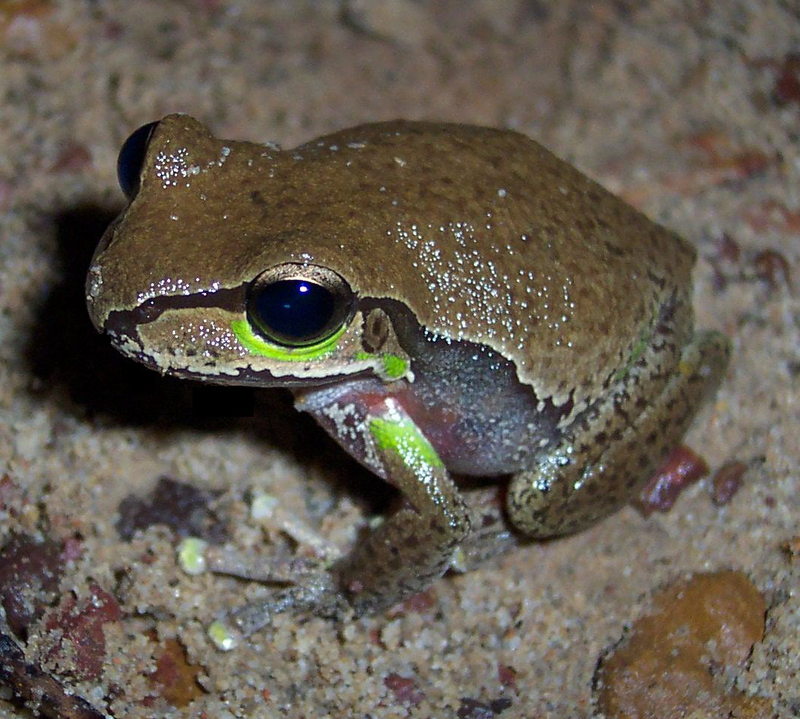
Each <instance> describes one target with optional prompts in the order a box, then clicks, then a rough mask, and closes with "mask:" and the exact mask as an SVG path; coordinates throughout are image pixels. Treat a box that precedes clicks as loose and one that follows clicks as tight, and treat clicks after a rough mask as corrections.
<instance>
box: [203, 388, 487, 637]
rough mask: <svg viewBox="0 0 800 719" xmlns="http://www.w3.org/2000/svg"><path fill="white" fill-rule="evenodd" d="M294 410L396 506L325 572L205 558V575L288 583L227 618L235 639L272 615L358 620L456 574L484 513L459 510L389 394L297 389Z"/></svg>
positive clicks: (446, 479)
mask: <svg viewBox="0 0 800 719" xmlns="http://www.w3.org/2000/svg"><path fill="white" fill-rule="evenodd" d="M297 404H298V408H299V409H303V410H305V411H307V412H310V413H311V414H313V415H314V416H315V418H316V419H317V420H318V421H319V422H320V424H322V426H323V427H325V429H327V430H328V431H329V432H330V433H331V434H332V435H333V436H334V437H335V438H336V439H337V441H338V442H339V443H340V444H342V446H343V447H344V448H345V449H347V450H348V451H349V452H350V453H351V454H352V455H353V456H355V457H356V458H358V459H359V460H361V461H362V462H364V464H366V465H367V466H368V467H370V468H371V469H373V470H374V471H375V472H376V473H377V474H379V475H380V476H381V477H384V478H385V479H387V480H388V481H389V482H391V483H392V484H393V485H394V486H396V487H397V488H398V489H399V490H400V492H401V493H402V495H403V502H402V505H401V506H400V508H399V509H398V510H397V511H395V512H394V513H393V514H391V515H390V516H388V517H387V518H386V519H384V520H382V521H381V522H380V524H379V525H378V526H377V527H375V528H373V529H372V530H371V532H370V533H369V534H368V535H367V537H366V538H364V540H363V541H360V542H358V543H357V546H356V547H355V548H354V549H353V550H352V552H351V553H350V554H349V555H348V556H346V557H344V558H342V559H340V560H338V561H336V562H335V563H334V564H333V566H332V567H331V568H330V569H329V570H328V571H313V570H311V571H309V572H305V571H302V572H300V575H299V576H296V577H291V576H289V575H288V574H287V573H286V572H281V571H279V568H276V567H275V566H270V567H266V568H262V569H261V570H258V571H254V568H252V567H247V566H243V567H238V566H237V563H236V562H235V561H234V562H231V561H230V560H229V558H224V557H222V558H219V559H218V560H215V562H214V565H213V566H212V571H217V572H221V573H225V574H233V575H236V576H241V577H246V578H257V579H262V580H270V579H278V580H281V581H290V582H293V586H290V587H289V588H287V589H284V590H282V591H279V592H277V593H275V594H272V595H271V596H270V597H268V598H267V599H265V600H262V601H260V602H256V603H253V604H249V605H246V606H244V607H242V608H240V609H238V610H236V611H235V612H234V613H232V614H231V615H230V616H229V617H228V618H227V620H226V624H232V625H233V626H235V628H236V629H237V630H238V632H240V633H241V634H243V635H245V636H247V635H249V634H251V633H252V632H254V631H257V630H258V629H260V628H261V627H263V626H265V625H266V624H267V623H268V621H269V618H270V616H272V615H273V614H276V613H278V612H283V611H301V612H302V611H315V612H317V613H320V614H326V615H337V614H340V613H342V612H343V611H345V610H346V609H347V608H348V607H351V608H353V609H354V610H355V612H356V614H363V613H367V612H373V611H378V610H380V609H382V608H384V607H387V606H390V605H392V604H394V603H396V602H398V601H401V600H403V599H405V598H406V597H409V596H411V595H413V594H416V593H417V592H419V591H421V590H422V589H424V588H425V587H426V586H428V585H429V584H430V583H431V582H432V581H433V580H434V579H436V578H438V577H440V576H441V575H442V574H444V573H445V572H446V571H447V569H448V568H449V567H450V566H451V564H455V565H456V568H458V566H460V565H461V564H463V563H464V562H463V561H462V560H461V559H460V558H459V556H455V553H456V550H457V549H458V548H459V545H460V544H461V543H462V541H463V540H464V539H465V538H466V537H467V535H469V533H470V527H471V516H475V517H484V515H486V514H488V513H489V509H491V508H492V505H491V504H490V503H489V502H488V501H483V502H481V503H479V506H476V507H469V506H468V505H467V503H466V502H465V500H464V498H463V497H462V496H461V494H460V493H459V491H458V489H457V488H456V486H455V484H454V483H453V480H452V479H451V477H450V475H449V473H448V471H447V469H446V468H445V467H444V465H443V464H442V461H441V460H440V458H439V456H438V455H437V453H436V451H435V449H434V448H433V446H431V444H430V442H429V441H428V440H427V439H426V437H425V436H424V434H423V433H422V431H421V430H420V428H419V427H418V426H417V425H416V424H415V423H414V421H413V420H412V419H411V418H410V417H409V416H408V414H407V413H406V412H405V410H404V409H403V407H402V405H401V403H400V402H399V401H398V400H397V399H395V398H394V397H392V396H389V395H384V394H382V393H376V394H372V393H365V392H352V393H351V392H341V391H338V390H333V391H331V390H321V391H308V392H304V393H298V400H297ZM469 554H470V556H471V554H472V552H469Z"/></svg>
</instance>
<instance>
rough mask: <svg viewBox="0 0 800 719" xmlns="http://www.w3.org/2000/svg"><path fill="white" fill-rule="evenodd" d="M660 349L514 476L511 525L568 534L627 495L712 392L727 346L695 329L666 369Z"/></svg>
mask: <svg viewBox="0 0 800 719" xmlns="http://www.w3.org/2000/svg"><path fill="white" fill-rule="evenodd" d="M664 354H665V351H664V348H661V349H659V348H657V347H651V348H650V349H649V350H648V351H646V352H645V353H644V355H643V356H642V357H641V358H640V361H639V362H638V363H637V366H635V367H633V368H631V369H630V370H629V371H628V372H627V374H626V376H625V377H624V378H623V379H622V380H620V382H619V383H618V388H617V389H616V390H615V391H614V392H612V393H611V394H610V395H609V396H608V397H607V398H606V400H605V401H604V402H601V403H600V404H599V405H598V406H597V407H594V408H592V409H590V410H589V411H587V412H586V413H585V415H584V416H583V417H581V418H579V419H578V420H576V421H575V422H573V423H572V425H571V427H570V428H569V429H568V430H567V431H566V432H565V434H564V435H563V436H562V437H561V438H560V440H559V441H558V442H557V444H556V446H554V447H551V448H549V449H548V450H546V451H545V453H544V454H543V455H542V456H540V457H539V459H538V461H537V463H536V466H535V467H534V468H533V469H531V470H530V471H528V472H523V473H521V474H518V475H516V476H515V477H514V479H513V480H512V482H511V486H510V488H509V494H508V512H509V517H510V519H511V521H512V523H513V525H514V526H515V527H516V528H517V529H519V530H520V531H522V532H523V533H524V534H526V535H528V536H530V537H537V538H544V537H551V536H557V535H563V534H569V533H571V532H575V531H578V530H580V529H583V528H584V527H586V526H588V525H590V524H592V523H593V522H595V521H597V520H598V519H601V518H602V517H605V516H606V515H608V514H610V513H611V512H613V511H615V510H616V509H618V508H620V507H621V506H623V505H624V504H626V503H628V502H629V501H630V500H631V499H633V497H634V496H635V495H636V492H637V491H638V490H639V489H640V488H641V487H642V486H643V485H644V484H645V482H646V481H647V480H648V479H649V478H650V475H651V474H652V473H653V471H654V470H655V468H656V467H657V466H658V464H659V463H660V462H661V460H662V459H663V458H664V456H665V455H666V453H667V452H668V451H669V450H671V449H673V448H674V447H675V446H676V445H677V444H678V442H679V440H680V438H681V437H682V436H683V434H684V433H685V432H686V430H687V428H688V426H689V424H690V422H691V420H692V418H693V417H694V415H695V413H696V412H697V410H698V409H699V408H700V406H701V405H702V403H703V401H704V400H705V398H706V397H708V396H710V395H711V394H713V392H714V390H715V389H716V387H717V385H718V384H719V382H720V380H721V378H722V376H723V374H724V370H725V366H726V365H727V363H728V358H729V354H730V346H729V343H728V340H727V339H726V338H725V337H724V336H723V335H721V334H719V333H718V332H701V333H698V334H697V335H695V336H694V338H692V340H691V342H689V343H688V344H687V345H686V346H685V347H684V348H683V349H682V350H681V351H680V353H679V354H678V355H677V361H676V362H675V363H674V365H673V366H672V367H671V369H670V370H665V368H664V366H663V364H662V362H661V361H660V360H659V356H661V357H663V355H664Z"/></svg>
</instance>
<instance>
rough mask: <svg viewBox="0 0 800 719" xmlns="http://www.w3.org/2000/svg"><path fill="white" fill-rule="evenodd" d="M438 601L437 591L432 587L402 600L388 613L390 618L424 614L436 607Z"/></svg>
mask: <svg viewBox="0 0 800 719" xmlns="http://www.w3.org/2000/svg"><path fill="white" fill-rule="evenodd" d="M437 601H438V598H437V596H436V592H435V591H433V590H432V589H426V590H424V591H422V592H419V593H417V594H414V595H413V596H411V597H409V598H408V599H406V600H405V601H403V602H400V604H397V605H396V606H394V607H392V608H391V609H390V610H389V611H388V612H387V613H386V614H387V616H388V617H389V618H390V619H395V618H397V617H403V616H405V615H407V614H424V613H425V612H428V611H430V610H431V609H433V608H434V607H436V604H437Z"/></svg>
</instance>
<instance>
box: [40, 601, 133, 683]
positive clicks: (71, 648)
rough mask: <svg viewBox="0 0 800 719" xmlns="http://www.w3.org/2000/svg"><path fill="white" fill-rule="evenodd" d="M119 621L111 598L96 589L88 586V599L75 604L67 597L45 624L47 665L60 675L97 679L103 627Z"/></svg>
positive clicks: (117, 608) (101, 659)
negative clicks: (52, 665)
mask: <svg viewBox="0 0 800 719" xmlns="http://www.w3.org/2000/svg"><path fill="white" fill-rule="evenodd" d="M121 617H122V611H121V609H120V606H119V603H118V602H117V600H116V599H115V597H114V596H113V595H112V594H110V593H109V592H107V591H105V590H104V589H101V588H100V587H98V586H92V587H91V593H90V595H89V596H88V597H86V598H82V599H81V600H79V601H78V600H76V599H75V597H74V596H72V595H70V596H68V597H67V598H66V599H64V600H63V601H62V602H61V605H60V607H59V608H58V609H57V610H56V611H55V612H54V613H53V614H51V615H50V616H49V617H48V618H47V621H46V623H45V628H46V629H47V630H48V631H49V632H53V634H52V635H51V636H52V637H53V639H54V645H53V646H52V647H51V648H50V649H49V651H47V653H46V656H47V660H48V662H51V663H55V664H56V666H57V667H58V671H59V673H60V674H63V675H68V676H72V677H75V678H76V679H97V677H99V676H100V673H101V672H102V670H103V662H104V661H105V655H106V640H105V635H104V634H103V627H104V625H105V624H107V623H109V622H116V621H119V620H120V618H121Z"/></svg>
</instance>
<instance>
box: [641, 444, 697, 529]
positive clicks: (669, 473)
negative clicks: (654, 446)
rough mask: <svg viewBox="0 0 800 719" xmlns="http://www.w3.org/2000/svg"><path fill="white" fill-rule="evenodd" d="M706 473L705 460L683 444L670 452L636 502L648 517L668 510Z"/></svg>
mask: <svg viewBox="0 0 800 719" xmlns="http://www.w3.org/2000/svg"><path fill="white" fill-rule="evenodd" d="M706 474H708V465H707V464H706V463H705V460H704V459H703V458H702V457H700V456H699V455H697V454H695V453H694V452H693V451H692V450H691V449H689V448H688V447H687V446H685V445H683V444H680V445H678V446H677V447H676V448H675V449H674V450H672V452H671V453H670V454H669V455H667V458H666V459H665V460H664V461H663V462H662V464H661V466H660V467H659V468H658V469H657V470H656V473H655V474H654V475H653V477H652V478H651V479H650V481H649V482H648V483H647V484H646V485H645V486H644V487H643V488H642V491H641V493H640V494H639V497H638V499H637V500H634V502H633V505H634V506H635V507H636V508H637V509H638V510H639V511H640V512H641V513H642V514H643V515H644V516H645V517H649V516H650V515H651V514H652V513H653V512H668V511H669V510H670V509H671V508H672V505H674V504H675V502H676V501H677V499H678V496H679V495H680V493H681V492H682V491H683V490H684V489H686V487H688V486H690V485H692V484H694V483H695V482H697V481H698V480H699V479H700V478H701V477H704V476H705V475H706Z"/></svg>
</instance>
